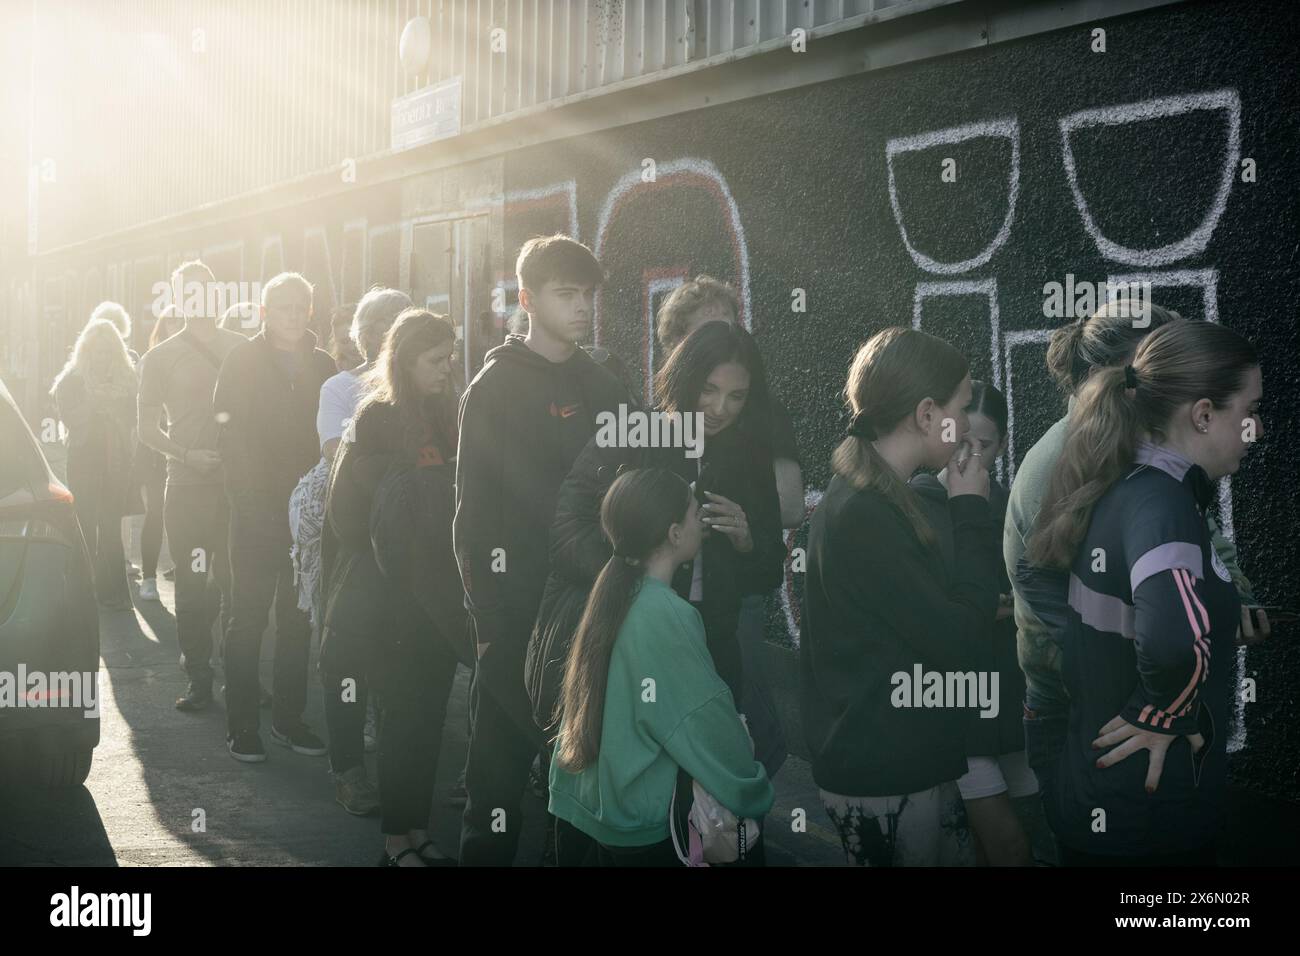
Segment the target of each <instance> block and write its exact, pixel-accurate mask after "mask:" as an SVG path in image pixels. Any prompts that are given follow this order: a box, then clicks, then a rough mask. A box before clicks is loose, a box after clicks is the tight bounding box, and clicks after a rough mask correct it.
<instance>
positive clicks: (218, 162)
mask: <svg viewBox="0 0 1300 956" xmlns="http://www.w3.org/2000/svg"><path fill="white" fill-rule="evenodd" d="M899 2H901V3H903V4H904V5H906V4H907V3H910V2H912V0H43V2H41V3H36V4H33V12H32V17H33V30H34V50H35V54H36V55H35V57H34V62H35V82H36V88H37V97H36V98H37V102H38V104H39V107H38V112H39V115H38V117H37V119H36V121H35V123H34V138H33V139H34V141H33V154H34V155H36V156H50V157H52V158H54V159H55V161H56V162H57V163H58V164H59V173H60V182H59V187H60V188H59V189H58V190H54V189H43V190H42V191H41V193H40V247H41V250H42V251H44V250H49V249H53V248H57V247H61V246H64V245H68V244H71V243H75V242H79V241H82V240H86V239H90V238H94V237H97V236H101V235H106V234H111V233H113V232H117V231H120V230H123V229H126V228H129V227H131V226H134V225H138V224H140V223H144V222H149V221H153V220H156V219H161V218H164V217H168V216H174V215H178V214H181V213H183V212H185V211H186V210H189V209H193V208H195V207H197V206H201V205H206V204H209V203H213V202H218V201H220V200H223V199H227V198H231V197H233V196H237V195H241V194H244V193H247V192H250V191H253V190H259V189H265V188H267V187H270V186H274V185H275V184H277V183H280V182H284V181H286V180H289V179H295V178H298V177H301V176H304V175H308V174H311V173H316V172H322V171H325V170H328V169H334V168H338V167H339V166H340V164H341V163H342V162H343V161H344V160H345V159H361V158H363V157H365V156H367V155H372V154H376V153H381V152H383V151H385V150H387V148H388V143H389V135H390V132H389V116H390V104H391V101H392V99H393V97H395V96H398V95H402V94H406V93H411V92H414V91H415V90H418V89H421V88H423V87H425V86H427V85H430V84H432V83H437V82H439V81H442V80H445V79H448V78H450V77H454V76H461V77H462V78H463V79H462V82H463V97H464V99H463V105H462V128H469V127H473V126H474V125H475V124H480V123H484V122H487V121H492V120H498V119H500V118H501V117H508V116H509V115H511V114H512V113H514V112H516V111H518V110H522V109H528V108H532V107H535V106H537V105H539V104H545V103H547V102H548V101H552V100H557V99H560V98H563V97H567V96H572V95H574V94H581V93H591V92H593V91H599V90H600V89H601V88H602V87H606V86H609V85H610V84H614V83H620V82H623V81H625V80H629V79H636V78H644V77H652V76H653V74H655V73H656V72H658V71H663V70H671V69H674V68H679V67H682V66H684V65H687V64H692V63H699V62H701V61H704V60H706V59H708V58H710V57H724V56H731V55H737V54H743V53H745V51H747V50H748V51H750V52H753V51H754V50H755V48H757V47H758V45H760V44H763V43H769V44H772V43H776V42H779V38H784V37H788V35H789V33H790V31H791V30H793V29H794V28H795V27H802V28H804V29H821V28H827V27H833V26H834V25H835V24H836V23H840V22H843V21H845V20H846V19H848V18H852V17H860V16H862V15H864V14H869V13H871V12H872V11H873V10H874V9H878V8H884V7H886V6H894V5H897V4H898V3H899ZM953 2H956V0H953ZM934 3H935V0H925V2H923V3H920V4H919V6H920V7H923V8H924V7H929V6H933V5H934ZM416 16H424V17H428V18H429V21H430V24H431V27H432V34H433V43H432V52H431V57H430V63H429V65H428V68H427V69H425V70H424V71H422V72H421V73H419V74H418V75H415V76H408V75H407V74H406V73H405V72H404V71H403V70H402V67H401V64H400V62H399V58H398V38H399V36H400V34H401V31H402V28H403V26H404V25H405V24H406V23H407V22H409V20H410V19H411V18H412V17H416ZM494 28H501V29H503V30H505V50H504V52H494V51H493V50H492V47H491V40H492V31H493V29H494ZM199 31H201V32H199ZM200 47H201V49H200ZM69 63H72V64H74V66H73V67H72V68H69V66H68V64H69Z"/></svg>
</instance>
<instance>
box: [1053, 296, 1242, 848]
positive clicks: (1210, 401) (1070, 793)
mask: <svg viewBox="0 0 1300 956" xmlns="http://www.w3.org/2000/svg"><path fill="white" fill-rule="evenodd" d="M1262 397H1263V388H1262V384H1261V377H1260V368H1259V360H1258V358H1257V356H1256V353H1255V350H1254V348H1253V347H1252V346H1251V345H1250V343H1249V342H1247V341H1246V340H1245V339H1244V338H1242V337H1241V336H1240V335H1238V334H1237V333H1235V332H1233V331H1232V330H1230V329H1227V328H1225V327H1223V326H1221V325H1217V324H1215V323H1211V322H1199V321H1187V320H1178V321H1175V322H1171V323H1169V324H1168V325H1165V326H1162V327H1161V328H1159V329H1157V330H1156V331H1155V332H1152V333H1151V334H1150V335H1149V336H1148V337H1147V338H1146V339H1144V340H1143V342H1142V344H1141V345H1140V346H1139V347H1138V349H1137V352H1136V353H1135V355H1134V357H1133V362H1132V364H1131V365H1127V366H1123V367H1118V368H1106V369H1099V370H1097V371H1095V372H1094V373H1093V375H1092V376H1091V378H1090V379H1089V381H1088V383H1087V384H1086V385H1085V386H1084V387H1083V389H1082V390H1081V391H1080V392H1079V395H1078V399H1077V403H1076V405H1075V409H1074V412H1073V413H1072V415H1071V420H1070V429H1069V434H1068V437H1067V438H1066V443H1065V450H1064V452H1063V454H1062V456H1061V459H1060V461H1059V462H1058V463H1057V465H1056V469H1055V471H1054V472H1053V474H1052V480H1051V484H1050V486H1049V489H1048V493H1047V496H1046V498H1045V499H1044V502H1043V509H1042V511H1041V512H1040V514H1039V519H1038V523H1037V524H1036V526H1035V529H1034V532H1033V535H1032V536H1031V538H1030V542H1029V558H1030V561H1031V562H1032V563H1033V564H1035V565H1039V566H1042V567H1056V568H1061V569H1063V570H1068V572H1069V611H1068V615H1067V623H1066V631H1065V652H1064V664H1063V673H1064V677H1065V683H1066V688H1067V690H1068V692H1069V695H1070V717H1069V730H1068V736H1067V741H1066V746H1065V749H1064V751H1063V752H1062V754H1061V756H1060V758H1059V763H1058V766H1057V768H1056V773H1057V774H1058V778H1057V779H1058V780H1059V786H1057V787H1056V788H1054V793H1053V795H1052V797H1051V799H1050V800H1049V801H1048V807H1047V811H1048V814H1049V819H1050V820H1051V823H1052V828H1053V830H1054V831H1055V832H1056V835H1057V838H1058V839H1059V840H1060V842H1061V859H1062V862H1063V863H1064V864H1066V865H1076V866H1080V865H1110V866H1115V865H1132V866H1141V865H1166V866H1167V865H1207V864H1212V863H1213V862H1214V859H1215V844H1216V841H1217V839H1218V836H1219V833H1220V830H1221V828H1222V822H1223V815H1224V800H1225V791H1226V782H1227V748H1226V738H1227V735H1226V731H1227V721H1228V711H1229V704H1230V701H1231V695H1232V690H1231V686H1230V678H1231V673H1232V665H1231V657H1232V654H1231V652H1232V650H1233V644H1234V638H1236V637H1237V636H1238V628H1239V627H1240V624H1241V603H1240V600H1239V598H1238V596H1237V590H1236V587H1235V586H1234V585H1233V583H1232V579H1231V576H1230V575H1229V574H1228V571H1227V569H1226V568H1225V567H1224V565H1223V562H1222V561H1220V560H1219V558H1218V556H1217V554H1216V553H1215V551H1214V549H1213V547H1212V546H1211V543H1210V535H1209V532H1208V530H1207V527H1206V523H1205V512H1206V509H1207V508H1208V507H1209V505H1210V503H1211V502H1212V501H1213V499H1214V497H1215V486H1214V482H1215V481H1216V480H1217V479H1219V478H1222V477H1224V476H1225V475H1230V474H1232V473H1233V472H1235V471H1236V470H1237V468H1238V466H1239V465H1240V463H1241V459H1242V457H1243V456H1244V455H1245V453H1246V450H1247V448H1248V447H1249V444H1250V442H1251V441H1253V440H1255V439H1257V438H1258V437H1259V436H1260V434H1261V428H1260V423H1259V419H1258V408H1259V402H1260V400H1261V399H1262Z"/></svg>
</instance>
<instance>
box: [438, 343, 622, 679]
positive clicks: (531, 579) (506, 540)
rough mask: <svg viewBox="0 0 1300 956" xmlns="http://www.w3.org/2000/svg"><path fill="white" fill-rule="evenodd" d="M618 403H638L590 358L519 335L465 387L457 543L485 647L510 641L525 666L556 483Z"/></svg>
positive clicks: (495, 351) (458, 468)
mask: <svg viewBox="0 0 1300 956" xmlns="http://www.w3.org/2000/svg"><path fill="white" fill-rule="evenodd" d="M620 403H627V404H629V405H632V404H634V403H633V402H632V400H631V398H630V397H629V395H628V393H627V390H626V388H625V387H624V386H623V384H622V383H621V382H620V381H619V380H618V379H617V378H616V377H615V376H614V375H612V374H610V373H609V372H608V371H606V370H605V369H604V368H602V367H601V366H600V365H599V364H598V363H597V362H596V361H595V360H593V359H592V358H591V356H589V355H588V354H587V353H586V352H585V351H583V350H582V349H575V350H574V352H573V354H572V355H571V356H570V357H569V358H568V359H566V360H565V361H563V362H551V361H549V360H548V359H546V358H544V357H543V356H541V355H539V354H537V353H536V352H534V351H533V350H532V349H530V348H528V346H527V345H525V344H524V337H523V336H522V335H510V336H508V337H507V338H506V341H505V343H504V344H502V345H500V346H498V347H497V348H494V349H492V350H491V351H490V352H488V353H487V356H486V359H485V361H484V364H483V368H482V369H480V370H479V373H478V374H477V375H476V376H474V380H473V381H472V382H471V383H470V385H469V388H467V389H466V390H465V394H464V395H463V396H462V397H461V403H460V447H459V450H458V453H457V457H456V518H455V522H454V525H453V530H452V537H453V545H454V547H455V551H456V560H457V563H458V565H459V567H460V574H461V581H462V583H463V584H464V587H465V606H466V608H467V609H468V610H469V611H470V613H471V614H472V615H473V617H474V622H475V627H476V630H477V632H478V641H479V643H480V644H485V643H498V642H499V641H501V640H504V641H505V642H506V643H508V644H510V645H511V646H512V647H513V648H514V649H515V650H516V651H517V652H518V655H519V657H520V660H521V661H522V658H523V654H524V650H525V648H526V646H527V643H528V635H529V633H530V632H531V630H532V625H533V618H534V617H535V616H536V614H537V606H538V604H539V603H540V601H541V597H542V589H543V587H544V586H545V584H546V575H547V572H548V570H549V568H548V561H547V543H548V539H549V535H550V530H551V523H552V520H553V519H554V517H555V502H556V497H557V495H558V494H559V490H560V485H561V483H563V481H564V479H565V477H566V476H567V475H568V473H569V469H570V468H571V467H572V466H573V462H574V460H575V459H576V458H577V457H578V454H579V453H580V452H581V451H582V449H583V448H584V447H585V446H586V444H587V442H588V441H589V440H590V439H591V437H592V436H593V435H594V434H595V433H596V416H597V414H599V413H600V412H602V411H615V412H616V411H617V409H618V406H619V404H620ZM521 676H522V674H521Z"/></svg>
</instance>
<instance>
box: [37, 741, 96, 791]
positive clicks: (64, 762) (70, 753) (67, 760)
mask: <svg viewBox="0 0 1300 956" xmlns="http://www.w3.org/2000/svg"><path fill="white" fill-rule="evenodd" d="M94 755H95V751H93V750H64V751H56V752H53V753H51V752H48V751H47V752H39V751H38V752H37V753H33V754H30V755H29V757H28V772H27V773H26V774H25V775H24V776H23V777H21V778H20V779H23V780H26V781H27V782H28V785H29V786H32V787H41V788H59V787H79V786H81V785H82V784H83V783H85V782H86V777H88V776H89V775H90V762H91V759H92V758H93V757H94Z"/></svg>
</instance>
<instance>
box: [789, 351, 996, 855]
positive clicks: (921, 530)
mask: <svg viewBox="0 0 1300 956" xmlns="http://www.w3.org/2000/svg"><path fill="white" fill-rule="evenodd" d="M844 393H845V397H846V398H847V399H848V405H849V410H850V412H851V413H852V421H851V423H850V425H849V430H848V435H847V437H846V438H845V439H844V441H843V442H842V443H841V444H840V446H839V447H838V448H837V449H836V450H835V454H834V457H833V458H832V462H831V464H832V467H833V468H834V471H835V475H834V477H833V478H832V479H831V483H830V486H829V487H828V488H827V490H826V494H825V496H824V497H823V498H822V500H821V503H820V504H819V505H818V506H817V510H816V511H815V512H814V514H813V518H812V528H811V531H810V534H809V539H808V556H809V557H808V582H807V589H806V593H805V597H804V613H803V639H802V646H801V657H802V669H803V695H802V696H803V699H802V712H803V722H804V728H805V732H806V734H807V737H808V746H809V749H810V750H811V751H812V755H813V779H814V780H816V782H817V785H818V786H819V787H820V788H821V791H822V800H823V802H824V803H825V805H826V811H827V814H828V815H829V816H830V818H831V821H832V822H833V823H834V824H835V826H836V828H837V829H838V830H839V833H840V838H841V840H842V841H843V844H844V851H845V856H846V857H847V858H848V859H849V861H850V862H853V863H857V864H859V865H871V866H900V865H901V866H933V865H950V866H951V865H971V864H973V863H974V853H973V849H972V844H971V840H970V831H969V829H968V828H967V825H966V816H965V809H964V807H963V805H962V799H961V795H960V793H959V792H958V790H957V785H956V782H955V781H956V780H957V778H958V777H961V776H962V775H963V774H965V773H966V771H967V766H966V750H965V731H966V723H967V721H968V719H969V718H970V717H971V716H972V712H971V711H970V710H968V709H966V708H967V707H970V706H977V705H976V704H975V702H974V701H963V702H962V703H961V704H957V702H955V701H952V700H938V701H935V700H929V701H928V702H927V701H923V700H922V693H921V691H922V688H921V687H920V686H919V683H920V681H921V676H922V675H926V674H933V673H935V672H940V673H941V674H942V673H943V672H949V673H955V672H961V673H967V672H973V671H974V669H975V667H976V666H977V661H980V660H984V659H985V658H986V656H987V655H986V654H985V653H983V652H982V650H981V649H980V648H977V647H975V646H974V644H975V641H976V640H977V639H973V638H972V635H981V634H985V635H986V634H988V632H989V626H990V625H991V624H992V622H993V620H994V617H995V615H996V613H997V606H998V578H997V573H996V572H997V563H996V562H997V550H996V545H995V537H996V535H995V533H994V527H993V523H992V521H991V518H990V513H989V505H988V494H989V477H988V467H987V465H988V463H987V462H986V461H985V460H984V453H983V452H982V451H979V450H974V449H972V447H971V446H970V444H969V443H968V442H966V441H965V437H966V432H967V431H968V428H969V422H968V419H967V415H966V406H967V405H968V404H969V403H970V400H971V381H970V375H969V374H968V367H967V362H966V360H965V358H963V357H962V355H961V354H960V353H959V352H957V350H956V349H954V348H953V347H952V346H951V345H949V344H948V343H946V342H944V341H942V340H941V339H937V338H935V337H933V336H931V335H926V334H925V333H923V332H919V331H914V330H912V329H904V328H891V329H886V330H885V331H883V332H881V333H879V334H877V335H876V336H874V337H873V338H872V339H871V340H870V341H869V342H867V343H866V344H865V345H863V346H862V348H861V349H859V350H858V353H857V355H856V356H855V357H854V359H853V364H852V366H851V368H850V370H849V379H848V384H847V385H846V386H845V390H844ZM945 466H947V468H948V481H947V484H948V509H949V512H950V517H951V526H952V538H953V549H954V560H953V562H952V571H951V575H950V576H949V575H948V574H945V572H944V570H943V561H942V558H941V555H940V552H939V550H938V548H937V538H936V535H935V532H934V530H933V529H932V528H931V526H930V525H929V523H928V522H927V521H926V519H925V517H924V515H923V513H922V511H921V506H920V503H919V500H918V498H917V497H916V492H915V491H913V490H912V489H911V488H909V487H908V485H907V481H908V479H909V478H911V476H912V474H913V473H914V472H916V471H917V470H918V469H921V468H929V469H934V470H938V469H940V468H943V467H945ZM986 677H987V675H986ZM914 681H915V682H916V683H917V684H918V686H916V687H913V686H912V684H913V682H914Z"/></svg>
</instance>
